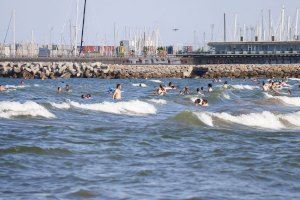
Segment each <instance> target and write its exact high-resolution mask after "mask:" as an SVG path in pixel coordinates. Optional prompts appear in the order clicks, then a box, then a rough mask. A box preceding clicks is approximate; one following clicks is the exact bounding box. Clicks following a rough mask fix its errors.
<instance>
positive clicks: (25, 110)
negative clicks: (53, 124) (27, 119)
mask: <svg viewBox="0 0 300 200" xmlns="http://www.w3.org/2000/svg"><path fill="white" fill-rule="evenodd" d="M18 116H31V117H45V118H55V115H54V114H52V113H51V112H49V111H48V110H47V109H46V108H44V107H43V106H41V105H39V104H37V103H35V102H33V101H27V102H25V103H20V102H13V101H1V102H0V117H1V118H6V119H10V118H13V117H18Z"/></svg>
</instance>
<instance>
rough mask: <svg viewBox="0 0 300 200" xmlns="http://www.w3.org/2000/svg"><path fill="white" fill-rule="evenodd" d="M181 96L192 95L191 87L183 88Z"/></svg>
mask: <svg viewBox="0 0 300 200" xmlns="http://www.w3.org/2000/svg"><path fill="white" fill-rule="evenodd" d="M180 94H181V95H187V94H190V89H189V87H188V86H185V87H184V88H183V90H181V91H180Z"/></svg>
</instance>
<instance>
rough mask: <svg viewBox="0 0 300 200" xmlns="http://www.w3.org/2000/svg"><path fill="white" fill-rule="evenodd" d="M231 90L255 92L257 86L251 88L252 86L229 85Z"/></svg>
mask: <svg viewBox="0 0 300 200" xmlns="http://www.w3.org/2000/svg"><path fill="white" fill-rule="evenodd" d="M231 87H232V88H233V89H236V90H255V89H259V87H258V86H252V85H231Z"/></svg>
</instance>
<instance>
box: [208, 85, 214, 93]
mask: <svg viewBox="0 0 300 200" xmlns="http://www.w3.org/2000/svg"><path fill="white" fill-rule="evenodd" d="M212 91H213V89H212V84H211V83H210V84H208V92H212Z"/></svg>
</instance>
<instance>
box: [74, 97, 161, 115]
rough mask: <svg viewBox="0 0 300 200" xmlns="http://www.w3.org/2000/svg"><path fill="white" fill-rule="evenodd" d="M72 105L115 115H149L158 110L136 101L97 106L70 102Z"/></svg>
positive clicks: (96, 104)
mask: <svg viewBox="0 0 300 200" xmlns="http://www.w3.org/2000/svg"><path fill="white" fill-rule="evenodd" d="M70 105H71V106H73V107H75V108H80V109H84V110H94V111H101V112H106V113H113V114H125V115H148V114H156V108H155V107H154V106H153V105H151V104H149V103H146V102H143V101H139V100H134V101H127V102H116V103H114V102H103V103H95V104H80V103H78V102H73V101H71V102H70Z"/></svg>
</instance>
